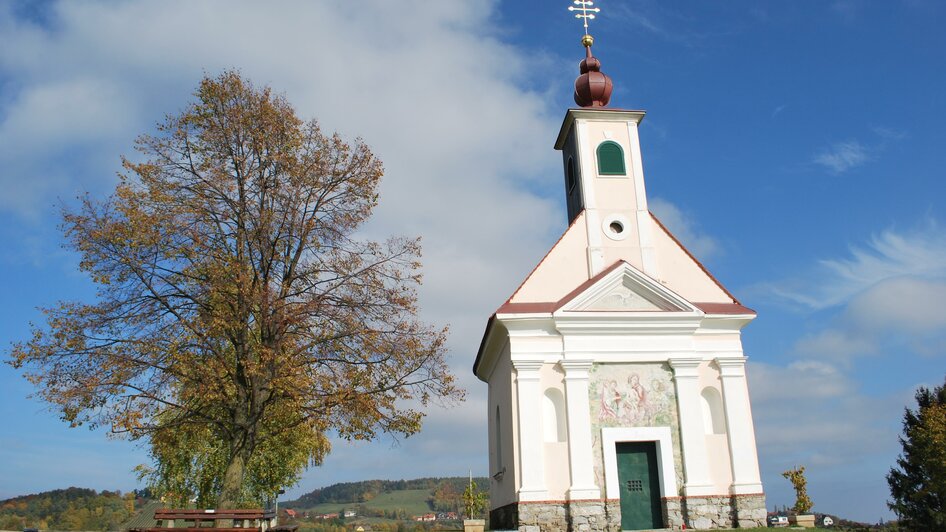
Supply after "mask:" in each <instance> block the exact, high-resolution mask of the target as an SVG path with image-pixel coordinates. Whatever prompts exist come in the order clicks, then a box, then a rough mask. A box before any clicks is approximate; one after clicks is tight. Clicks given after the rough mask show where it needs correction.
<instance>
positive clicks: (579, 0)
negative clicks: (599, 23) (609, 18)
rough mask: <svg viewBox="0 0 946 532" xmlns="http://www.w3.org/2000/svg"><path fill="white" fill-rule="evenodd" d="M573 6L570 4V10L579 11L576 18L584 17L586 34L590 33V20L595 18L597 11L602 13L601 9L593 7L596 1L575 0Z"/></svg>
mask: <svg viewBox="0 0 946 532" xmlns="http://www.w3.org/2000/svg"><path fill="white" fill-rule="evenodd" d="M572 3H573V4H575V5H573V6H568V10H569V11H577V12H578V13H575V18H578V19H582V22H584V24H585V35H588V21H589V20H594V19H595V13H600V12H601V9H599V8H597V7H593V6H594V5H595V3H594V2H593V1H592V0H574V1H573V2H572Z"/></svg>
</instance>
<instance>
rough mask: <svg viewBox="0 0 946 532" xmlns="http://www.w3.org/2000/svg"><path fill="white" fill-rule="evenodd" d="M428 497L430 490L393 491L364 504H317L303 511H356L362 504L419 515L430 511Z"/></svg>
mask: <svg viewBox="0 0 946 532" xmlns="http://www.w3.org/2000/svg"><path fill="white" fill-rule="evenodd" d="M428 497H430V490H427V489H419V490H400V491H391V492H388V493H381V494H379V495H378V496H377V497H375V498H374V499H371V500H370V501H367V502H364V503H359V502H354V501H353V502H346V503H339V502H330V503H323V504H317V505H315V506H313V507H311V508H304V509H303V511H309V512H311V513H316V514H328V513H334V512H337V511H339V510H341V509H342V508H348V509H354V508H355V507H356V506H358V505H359V504H361V505H364V506H365V507H367V508H376V509H378V510H385V511H391V510H397V509H399V508H400V509H402V510H404V511H405V512H407V514H408V515H419V514H424V513H427V512H429V511H430V507H429V506H428V505H427V498H428Z"/></svg>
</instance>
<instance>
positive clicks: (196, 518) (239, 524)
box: [140, 509, 276, 532]
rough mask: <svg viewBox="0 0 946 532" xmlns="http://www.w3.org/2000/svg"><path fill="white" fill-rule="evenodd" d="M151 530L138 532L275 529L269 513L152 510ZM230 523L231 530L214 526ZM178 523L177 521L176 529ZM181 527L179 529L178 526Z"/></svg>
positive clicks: (260, 530)
mask: <svg viewBox="0 0 946 532" xmlns="http://www.w3.org/2000/svg"><path fill="white" fill-rule="evenodd" d="M154 519H155V520H156V521H157V522H158V526H157V527H155V528H145V529H143V530H141V531H140V532H170V531H171V530H173V531H174V532H249V531H250V530H255V531H256V532H267V531H269V530H270V529H272V528H273V527H275V526H276V512H274V511H272V510H179V509H161V510H155V512H154ZM222 520H226V521H232V522H233V524H232V526H228V527H223V526H217V525H218V523H219V521H222ZM178 521H181V522H182V523H180V525H179V524H178ZM181 525H182V526H181Z"/></svg>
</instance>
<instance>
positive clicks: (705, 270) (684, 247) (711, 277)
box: [648, 211, 742, 305]
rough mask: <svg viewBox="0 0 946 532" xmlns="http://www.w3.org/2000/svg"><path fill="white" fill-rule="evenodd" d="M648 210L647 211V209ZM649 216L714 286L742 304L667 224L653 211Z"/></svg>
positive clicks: (734, 301)
mask: <svg viewBox="0 0 946 532" xmlns="http://www.w3.org/2000/svg"><path fill="white" fill-rule="evenodd" d="M648 212H649V211H648ZM650 218H651V219H652V220H653V221H655V222H657V225H659V226H660V228H661V229H663V230H664V232H665V233H667V236H669V237H670V240H673V241H674V243H675V244H676V245H678V246H680V249H682V250H683V252H684V253H686V254H687V256H688V257H690V259H692V260H693V262H695V263H696V265H697V266H699V268H700V269H701V270H703V273H705V274H706V275H708V276H709V278H710V279H712V280H713V282H714V283H716V286H718V287H719V288H720V290H722V291H723V292H725V293H726V295H727V296H729V297H730V298H732V300H733V303H736V304H737V305H742V303H740V302H739V300H738V299H736V296H734V295H732V292H730V291H729V290H727V289H726V287H725V286H723V283H721V282H719V279H717V278H716V277H714V276H713V274H712V273H710V272H709V270H707V269H706V266H703V263H702V262H700V261H699V259H697V258H696V257H694V256H693V254H692V253H690V250H689V249H687V248H686V246H684V245H683V244H682V243H681V242H680V241H679V240H677V237H675V236H673V233H671V232H670V230H669V229H667V226H665V225H664V224H662V223H660V220H658V219H657V217H656V216H654V213H652V212H651V213H650Z"/></svg>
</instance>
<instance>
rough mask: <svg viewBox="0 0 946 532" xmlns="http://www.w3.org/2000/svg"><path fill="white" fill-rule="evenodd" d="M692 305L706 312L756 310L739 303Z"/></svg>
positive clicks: (722, 312)
mask: <svg viewBox="0 0 946 532" xmlns="http://www.w3.org/2000/svg"><path fill="white" fill-rule="evenodd" d="M691 303H692V304H693V306H694V307H696V308H698V309H700V310H702V311H703V312H704V313H706V314H752V315H753V316H755V315H756V311H754V310H752V309H751V308H749V307H746V306H743V305H741V304H739V303H694V302H692V301H691Z"/></svg>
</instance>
